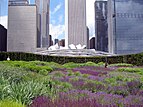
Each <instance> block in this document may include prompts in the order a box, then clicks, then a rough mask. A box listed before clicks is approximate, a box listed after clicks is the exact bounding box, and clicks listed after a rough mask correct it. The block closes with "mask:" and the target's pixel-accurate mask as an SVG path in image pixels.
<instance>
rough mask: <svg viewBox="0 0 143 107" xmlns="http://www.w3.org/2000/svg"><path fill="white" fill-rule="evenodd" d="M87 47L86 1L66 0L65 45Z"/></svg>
mask: <svg viewBox="0 0 143 107" xmlns="http://www.w3.org/2000/svg"><path fill="white" fill-rule="evenodd" d="M70 44H74V45H78V44H81V45H86V46H87V28H86V0H65V45H66V46H69V45H70Z"/></svg>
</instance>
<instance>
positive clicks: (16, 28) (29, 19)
mask: <svg viewBox="0 0 143 107" xmlns="http://www.w3.org/2000/svg"><path fill="white" fill-rule="evenodd" d="M11 1H12V0H10V2H11ZM13 1H16V0H13ZM17 1H18V0H17ZM23 1H25V0H23ZM36 15H37V14H36V6H35V5H27V3H26V4H25V3H23V4H21V2H20V3H19V4H18V2H17V3H16V4H15V3H12V4H11V3H9V6H8V32H7V33H8V34H7V51H8V52H35V51H36V48H37V17H36Z"/></svg>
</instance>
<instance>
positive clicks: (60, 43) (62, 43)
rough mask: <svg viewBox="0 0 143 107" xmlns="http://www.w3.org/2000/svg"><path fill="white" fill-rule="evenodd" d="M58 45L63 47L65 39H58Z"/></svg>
mask: <svg viewBox="0 0 143 107" xmlns="http://www.w3.org/2000/svg"><path fill="white" fill-rule="evenodd" d="M59 46H62V47H65V39H61V40H60V41H59Z"/></svg>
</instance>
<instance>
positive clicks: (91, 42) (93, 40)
mask: <svg viewBox="0 0 143 107" xmlns="http://www.w3.org/2000/svg"><path fill="white" fill-rule="evenodd" d="M90 49H95V37H92V38H91V39H90Z"/></svg>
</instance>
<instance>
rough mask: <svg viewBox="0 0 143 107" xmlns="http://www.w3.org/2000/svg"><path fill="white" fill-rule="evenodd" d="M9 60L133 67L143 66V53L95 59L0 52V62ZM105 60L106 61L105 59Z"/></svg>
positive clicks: (97, 57)
mask: <svg viewBox="0 0 143 107" xmlns="http://www.w3.org/2000/svg"><path fill="white" fill-rule="evenodd" d="M8 56H9V57H10V59H11V60H23V61H35V60H39V61H46V62H57V63H60V64H64V63H68V62H75V63H84V62H89V61H91V62H95V63H99V62H105V61H106V60H107V62H108V63H109V64H114V63H130V64H133V65H143V53H140V54H133V55H121V56H95V57H68V56H48V55H37V54H32V53H21V52H0V61H3V60H6V59H7V57H8ZM106 58H107V59H106Z"/></svg>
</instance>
